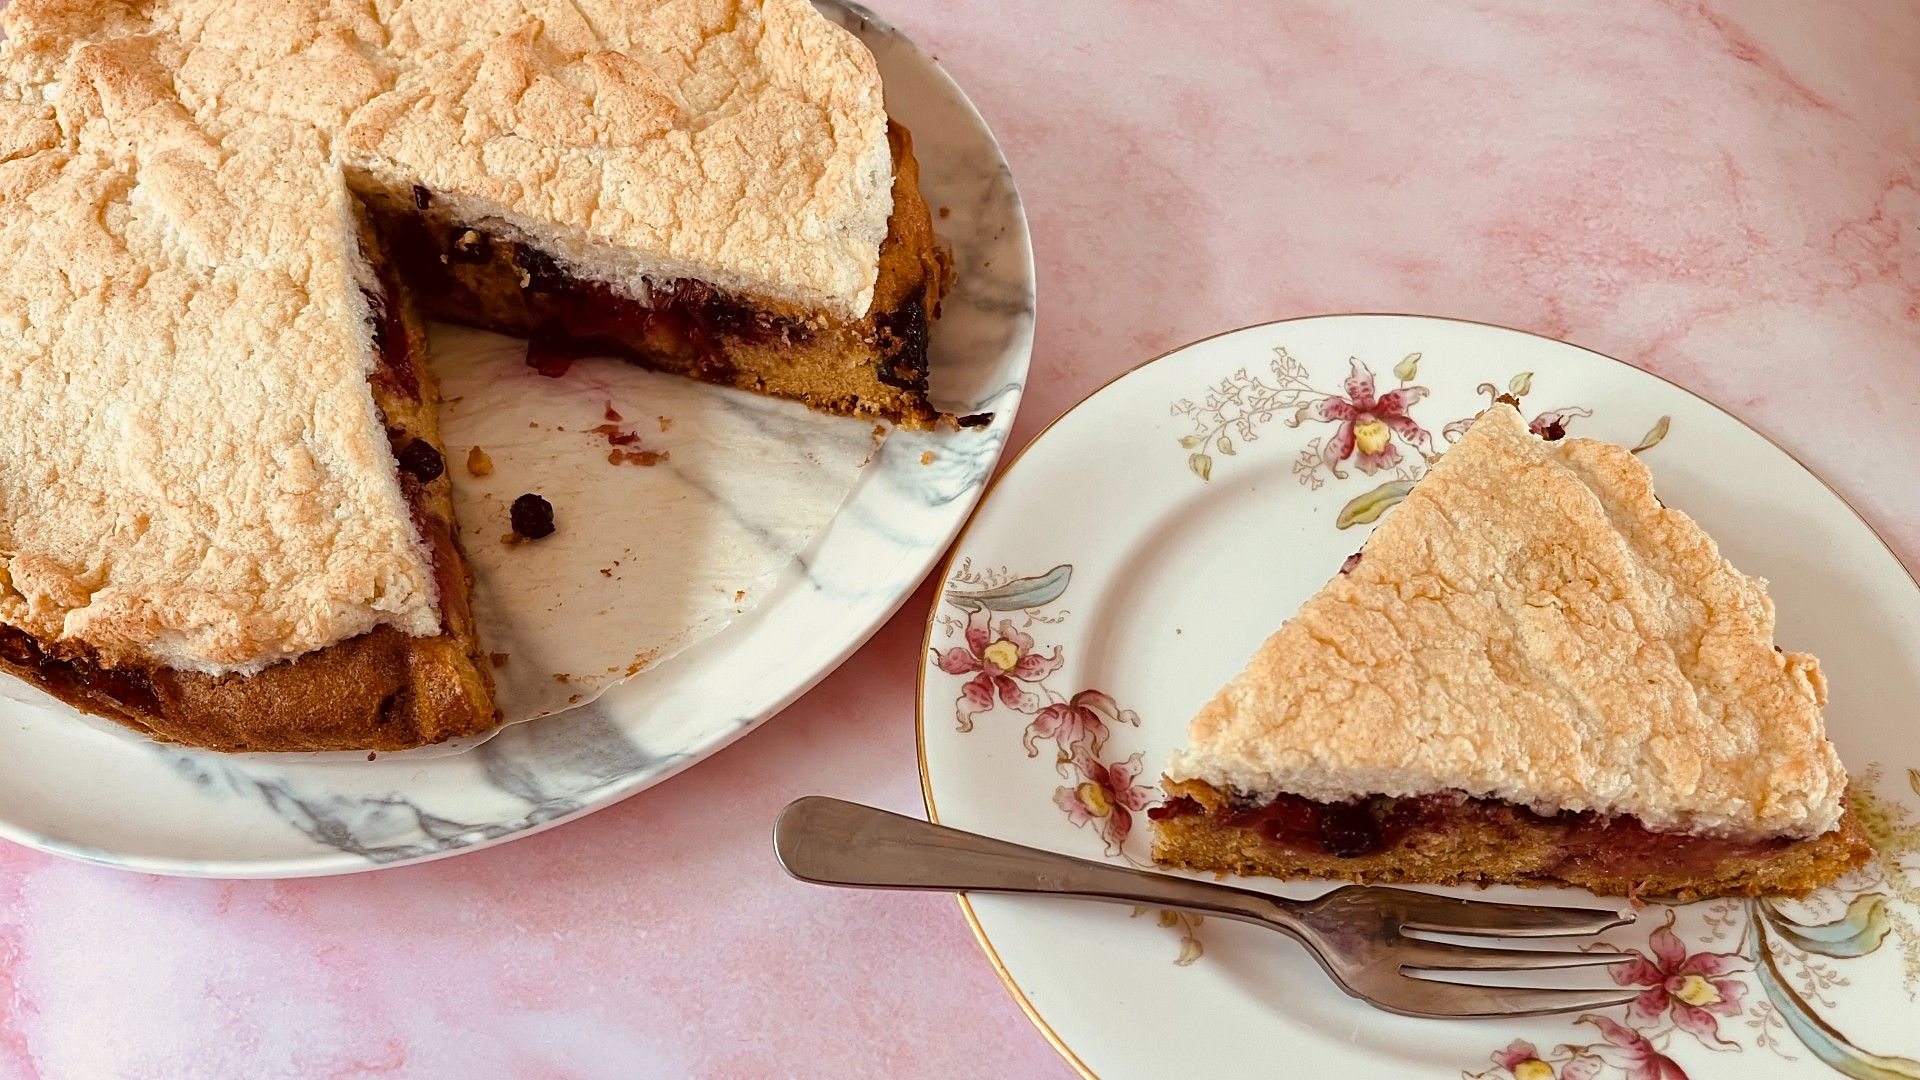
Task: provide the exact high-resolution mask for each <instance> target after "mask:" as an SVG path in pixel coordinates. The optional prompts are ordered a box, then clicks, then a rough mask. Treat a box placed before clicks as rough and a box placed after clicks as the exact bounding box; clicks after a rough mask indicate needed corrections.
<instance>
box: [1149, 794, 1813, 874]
mask: <svg viewBox="0 0 1920 1080" xmlns="http://www.w3.org/2000/svg"><path fill="white" fill-rule="evenodd" d="M1147 815H1148V816H1149V817H1150V818H1152V819H1153V820H1154V821H1156V822H1163V823H1171V822H1178V821H1187V820H1193V821H1194V823H1196V824H1197V823H1199V822H1198V820H1197V819H1205V820H1206V823H1207V824H1208V825H1211V826H1213V827H1216V828H1228V829H1240V830H1245V831H1247V832H1251V833H1254V834H1257V835H1258V836H1260V837H1262V838H1263V839H1264V840H1265V841H1266V842H1267V843H1269V844H1273V845H1276V846H1278V847H1280V848H1283V849H1286V850H1288V851H1293V852H1299V853H1303V854H1312V855H1331V856H1334V857H1336V858H1342V859H1354V858H1361V857H1364V856H1368V855H1376V854H1386V853H1391V852H1393V851H1396V850H1403V849H1407V848H1412V847H1416V846H1418V845H1420V844H1421V843H1423V841H1430V840H1431V838H1435V837H1444V836H1447V835H1449V834H1456V833H1461V832H1465V831H1467V830H1473V831H1474V832H1476V833H1478V834H1481V835H1485V834H1487V833H1489V832H1491V833H1493V834H1495V835H1497V836H1499V837H1501V838H1502V839H1503V841H1507V842H1512V843H1527V842H1535V843H1542V842H1550V843H1552V844H1553V846H1554V848H1555V849H1556V851H1557V854H1556V856H1555V859H1554V861H1552V862H1551V863H1550V864H1549V865H1547V866H1545V867H1543V869H1542V872H1543V873H1546V874H1559V873H1562V872H1565V871H1567V870H1570V869H1580V870H1584V871H1587V872H1589V873H1599V874H1618V875H1622V876H1635V875H1645V874H1651V873H1662V874H1669V873H1676V872H1691V871H1699V872H1706V871H1710V870H1711V869H1712V868H1713V867H1715V866H1717V865H1719V864H1720V863H1722V862H1723V861H1725V860H1727V859H1732V858H1749V859H1750V858H1764V857H1765V856H1766V855H1768V854H1769V853H1771V852H1776V851H1780V850H1783V849H1785V848H1788V847H1791V846H1792V845H1793V844H1795V843H1796V842H1798V841H1795V840H1791V839H1785V838H1772V839H1760V840H1746V839H1736V838H1726V837H1715V836H1700V835H1693V834H1688V833H1663V832H1655V831H1654V830H1651V829H1648V828H1647V827H1646V826H1644V825H1642V824H1641V823H1640V822H1639V821H1638V820H1636V819H1634V818H1632V817H1627V816H1606V815H1601V814H1595V813H1585V812H1580V813H1576V812H1561V813H1556V814H1540V813H1536V812H1535V811H1533V810H1531V809H1529V808H1527V807H1524V806H1519V805H1516V804H1513V803H1508V802H1502V801H1500V800H1497V799H1476V798H1469V797H1467V796H1466V795H1463V794H1444V795H1425V796H1418V797H1408V798H1394V797H1389V796H1373V797H1370V798H1364V799H1356V800H1352V801H1349V802H1341V803H1324V802H1315V801H1313V800H1311V799H1305V798H1302V797H1300V796H1298V795H1287V794H1282V795H1278V796H1275V797H1273V798H1271V799H1267V800H1264V801H1255V800H1246V799H1230V800H1228V801H1226V802H1225V803H1223V804H1221V805H1220V806H1218V807H1216V808H1214V809H1208V808H1207V807H1206V806H1205V805H1203V804H1202V803H1201V802H1200V801H1198V800H1196V799H1194V798H1191V797H1188V796H1186V795H1176V796H1175V797H1174V798H1172V799H1170V800H1168V801H1167V802H1166V803H1165V804H1163V805H1161V806H1156V807H1153V808H1152V809H1150V810H1148V811H1147Z"/></svg>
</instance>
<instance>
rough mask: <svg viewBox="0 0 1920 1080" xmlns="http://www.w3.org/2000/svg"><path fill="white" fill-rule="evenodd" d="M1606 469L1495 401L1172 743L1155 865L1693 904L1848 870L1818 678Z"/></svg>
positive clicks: (1848, 827) (1716, 568)
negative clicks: (1542, 888)
mask: <svg viewBox="0 0 1920 1080" xmlns="http://www.w3.org/2000/svg"><path fill="white" fill-rule="evenodd" d="M1773 629H1774V616H1773V606H1772V604H1771V602H1770V601H1769V600H1768V599H1767V595H1766V592H1765V588H1764V585H1763V583H1762V582H1760V581H1758V580H1756V579H1754V578H1749V577H1746V576H1744V575H1742V574H1741V573H1740V572H1739V571H1737V570H1735V569H1734V568H1733V567H1732V566H1731V565H1729V564H1728V563H1727V561H1726V560H1725V559H1723V558H1722V557H1721V555H1720V552H1719V549H1718V548H1717V547H1716V546H1715V544H1714V542H1713V540H1712V539H1711V538H1709V537H1708V536H1707V535H1706V534H1705V533H1704V532H1703V531H1701V529H1700V527H1699V526H1698V525H1697V524H1695V523H1694V522H1693V520H1692V519H1690V518H1688V517H1687V516H1686V515H1685V514H1683V513H1680V512H1679V511H1676V510H1670V509H1668V508H1666V507H1665V506H1664V505H1662V504H1661V503H1660V501H1659V500H1658V499H1657V498H1656V497H1655V496H1654V492H1653V486H1652V482H1651V477H1650V476H1649V474H1648V472H1647V469H1646V467H1645V466H1644V465H1642V464H1641V463H1640V461H1639V459H1638V458H1636V457H1634V456H1633V455H1632V454H1631V453H1629V452H1628V451H1626V450H1625V449H1623V448H1621V447H1618V446H1614V445H1611V444H1608V443H1603V442H1597V441H1593V440H1588V439H1570V440H1566V441H1563V442H1555V443H1549V442H1546V441H1543V440H1541V439H1539V438H1537V437H1535V436H1533V435H1532V434H1529V433H1528V431H1527V428H1526V425H1525V423H1524V422H1523V421H1522V420H1521V418H1520V416H1519V414H1518V413H1517V412H1515V411H1514V410H1513V409H1512V408H1511V407H1509V406H1507V405H1504V404H1499V405H1495V406H1493V407H1491V408H1489V409H1488V410H1487V411H1486V412H1484V413H1482V414H1481V416H1480V417H1479V418H1478V419H1477V420H1476V421H1475V423H1474V425H1473V427H1472V428H1471V429H1470V430H1469V431H1468V432H1467V433H1466V435H1465V436H1463V437H1462V438H1461V440H1460V441H1459V443H1457V444H1456V445H1455V446H1453V447H1452V448H1451V449H1450V450H1448V451H1447V453H1446V454H1445V455H1444V456H1443V457H1442V458H1441V459H1440V461H1439V462H1437V463H1436V464H1435V465H1434V466H1433V468H1432V470H1431V471H1429V472H1428V473H1427V475H1426V476H1425V477H1424V478H1422V479H1421V480H1420V482H1419V483H1418V484H1417V485H1416V486H1415V487H1414V489H1413V491H1412V492H1411V493H1410V494H1409V495H1408V496H1407V499H1406V501H1405V502H1403V503H1402V504H1401V505H1400V506H1399V507H1397V508H1396V509H1394V510H1393V511H1392V512H1391V514H1390V516H1389V517H1388V518H1387V519H1386V520H1385V521H1384V522H1383V523H1382V524H1381V525H1380V526H1379V527H1378V528H1377V529H1376V530H1375V531H1374V533H1373V535H1372V536H1371V537H1369V538H1368V540H1367V543H1366V545H1365V547H1364V548H1363V550H1362V551H1361V553H1360V555H1359V557H1358V558H1357V559H1355V560H1351V561H1350V563H1349V565H1348V567H1347V568H1346V569H1344V570H1343V571H1341V573H1340V574H1338V575H1337V576H1335V577H1334V578H1333V580H1332V581H1330V582H1329V583H1328V584H1327V585H1326V587H1324V588H1323V589H1322V590H1321V591H1320V592H1319V594H1318V595H1316V596H1314V597H1313V598H1312V599H1310V600H1308V601H1307V602H1306V604H1305V605H1304V606H1303V607H1302V608H1301V609H1300V610H1299V611H1298V612H1297V613H1296V614H1295V615H1294V616H1293V618H1291V619H1289V620H1288V621H1287V622H1286V623H1285V624H1284V625H1283V626H1282V627H1281V628H1280V629H1279V630H1278V631H1277V632H1276V633H1274V634H1273V636H1271V637H1270V638H1268V639H1267V641H1266V642H1265V643H1264V644H1262V645H1261V646H1260V649H1259V651H1258V652H1256V653H1255V654H1254V656H1253V658H1252V660H1251V661H1249V663H1248V665H1247V667H1246V670H1245V671H1243V672H1242V673H1241V674H1240V675H1239V676H1238V677H1236V678H1235V679H1234V680H1233V681H1232V682H1231V683H1229V684H1228V685H1227V686H1226V687H1225V688H1224V689H1222V690H1221V691H1220V693H1219V694H1218V695H1217V696H1215V697H1214V698H1213V700H1212V701H1210V702H1209V703H1208V704H1207V705H1206V707H1205V708H1203V709H1202V710H1201V711H1200V713H1199V715H1198V716H1196V717H1195V718H1194V720H1193V722H1192V725H1191V729H1190V732H1189V745H1188V746H1187V748H1185V749H1183V750H1180V751H1177V752H1176V753H1175V754H1174V755H1173V757H1172V760H1171V762H1170V763H1169V765H1168V767H1167V770H1166V775H1165V777H1164V779H1163V786H1164V788H1165V791H1166V795H1167V799H1166V802H1165V803H1164V804H1163V805H1162V806H1159V807H1156V808H1155V809H1154V810H1153V811H1152V812H1151V816H1152V818H1153V820H1154V857H1155V858H1156V859H1157V860H1158V861H1159V862H1161V863H1163V864H1166V865H1169V866H1180V867H1187V868H1190V869H1198V870H1212V871H1218V872H1227V873H1239V874H1255V875H1268V876H1274V877H1329V878H1342V879H1346V880H1349V881H1357V882H1421V883H1429V884H1437V885H1447V884H1461V883H1478V884H1492V883H1505V884H1515V885H1571V886H1578V887H1582V888H1587V889H1591V890H1592V891H1594V892H1596V893H1602V894H1612V895H1628V896H1639V897H1648V898H1669V899H1677V900H1691V899H1697V898H1701V897H1707V896H1724V895H1765V894H1804V893H1805V892H1807V891H1808V890H1810V889H1813V888H1816V887H1818V886H1820V885H1823V884H1826V883H1828V882H1830V881H1832V880H1833V879H1834V878H1836V877H1838V876H1839V875H1840V874H1842V873H1844V872H1845V871H1847V870H1848V869H1851V868H1853V867H1855V866H1858V865H1859V864H1860V863H1862V862H1863V861H1864V860H1865V859H1866V857H1867V855H1868V854H1869V852H1868V848H1867V843H1866V839H1865V834H1864V831H1863V830H1862V828H1861V826H1860V824H1859V822H1858V820H1857V819H1856V818H1855V816H1854V814H1853V812H1852V811H1851V809H1850V808H1849V806H1848V803H1847V801H1846V788H1847V776H1846V773H1845V771H1844V770H1843V769H1842V767H1841V764H1840V760H1839V757H1838V755H1837V754H1836V753H1835V751H1834V748H1833V746H1832V744H1831V743H1829V742H1828V741H1827V738H1826V735H1825V731H1824V727H1823V724H1822V721H1821V713H1820V710H1821V708H1822V706H1823V705H1824V704H1825V702H1826V683H1825V681H1824V679H1823V678H1822V676H1821V673H1820V667H1819V663H1818V662H1817V661H1816V660H1815V659H1814V658H1813V657H1811V656H1808V655H1805V654H1802V653H1791V652H1782V651H1781V650H1779V649H1778V648H1777V647H1776V646H1775V645H1774V644H1773Z"/></svg>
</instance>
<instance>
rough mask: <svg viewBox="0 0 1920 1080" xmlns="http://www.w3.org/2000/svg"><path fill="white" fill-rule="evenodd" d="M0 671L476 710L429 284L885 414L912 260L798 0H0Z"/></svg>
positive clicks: (905, 391) (679, 366) (920, 351)
mask: <svg viewBox="0 0 1920 1080" xmlns="http://www.w3.org/2000/svg"><path fill="white" fill-rule="evenodd" d="M0 25H3V26H4V29H5V32H6V38H7V40H6V42H5V45H4V51H3V52H0V141H3V142H4V153H0V668H4V669H5V670H7V671H10V672H12V673H14V674H16V675H18V676H20V677H22V678H25V679H27V680H28V681H30V682H32V683H34V684H36V685H38V686H40V687H42V688H44V689H46V690H48V691H50V692H51V693H53V694H55V695H57V696H59V697H61V698H63V699H64V700H66V701H68V702H70V703H72V704H74V705H76V706H78V707H80V708H83V709H87V710H89V711H92V712H96V713H99V714H101V715H105V716H108V717H111V718H113V719H116V720H119V721H122V722H124V723H127V724H130V725H133V726H136V727H138V728H140V729H143V730H145V731H147V732H150V733H152V734H153V735H155V736H157V737H159V738H162V739H168V740H175V741H180V742H185V743H193V744H198V745H203V746H209V747H214V748H218V749H225V750H323V749H344V748H356V749H398V748H404V747H409V746H415V745H420V744H423V743H428V742H434V741H438V740H441V739H445V738H448V737H450V736H454V735H460V734H468V733H473V732H478V731H482V730H485V729H487V728H489V727H491V726H493V725H494V724H495V723H496V721H497V718H496V716H495V713H494V709H493V704H492V699H491V685H490V680H489V676H488V673H487V672H488V665H487V664H486V663H485V661H484V656H483V654H482V652H481V650H480V646H479V643H478V642H477V640H476V637H475V632H474V623H473V617H472V613H471V611H470V609H469V607H468V589H469V584H470V574H469V572H468V571H467V569H466V567H465V563H464V560H463V558H462V556H461V553H460V550H459V545H458V543H457V542H456V539H455V535H456V534H455V529H454V523H453V520H452V503H451V497H450V487H449V485H450V480H449V478H448V470H447V468H446V465H445V459H444V455H443V452H442V446H441V444H440V441H439V436H438V431H437V426H436V423H435V413H436V407H437V398H436V392H435V387H434V381H433V378H432V374H431V372H430V371H429V369H428V367H427V366H426V355H425V337H424V334H423V333H422V330H421V324H420V321H419V319H420V312H421V311H422V310H424V311H425V312H427V313H431V314H434V315H437V316H441V317H446V318H451V319H457V320H461V321H465V322H470V323H474V324H477V325H481V326H484V327H488V328H491V329H497V330H503V331H506V332H510V333H515V334H520V335H523V336H528V337H530V338H533V339H534V342H535V346H536V347H541V348H565V349H589V350H595V351H612V352H615V353H617V354H619V355H623V356H626V357H627V358H629V359H631V360H633V361H635V362H638V363H642V364H645V365H647V366H650V367H655V368H659V369H661V370H666V371H672V372H679V373H684V374H687V375H691V376H693V377H696V378H700V379H705V380H708V381H711V382H716V383H722V384H727V385H732V386H737V387H742V388H745V389H749V390H754V391H759V392H763V393H769V394H775V395H779V396H784V397H790V398H795V399H798V400H801V401H804V402H806V403H807V404H809V405H811V406H813V407H815V408H818V409H821V410H824V411H829V412H835V413H844V414H848V415H859V416H869V417H874V418H881V419H887V420H891V421H894V422H897V423H900V424H904V425H908V426H926V425H928V424H931V423H933V422H935V421H936V420H939V419H940V416H939V414H938V412H937V411H936V410H935V409H934V408H933V406H932V405H931V404H929V402H928V400H927V394H926V389H927V361H926V349H927V326H928V321H929V320H930V319H931V318H932V317H933V316H934V314H935V312H936V309H937V305H938V301H939V298H940V295H941V291H942V289H943V287H944V285H945V277H946V266H945V263H944V260H943V257H942V255H941V254H940V251H939V249H938V248H937V246H936V244H935V242H934V239H933V234H932V230H931V227H930V225H929V221H928V214H927V209H926V206H925V204H924V203H923V202H922V200H921V197H920V194H919V190H918V184H917V171H916V166H915V163H914V160H913V156H912V151H911V145H910V141H909V137H908V134H907V132H905V131H904V130H902V129H900V128H899V127H898V126H895V125H891V124H890V123H889V121H888V119H887V115H886V112H885V110H884V107H883V102H882V96H881V86H880V80H879V76H878V73H877V70H876V67H875V64H874V61H873V57H872V56H871V55H870V54H869V53H868V52H867V51H866V49H865V48H864V47H863V46H862V45H861V44H860V43H859V42H858V41H857V40H855V39H854V38H853V37H852V36H851V35H849V34H847V33H846V32H844V31H843V30H841V29H840V28H839V27H837V26H834V25H832V24H831V23H829V22H827V21H826V20H825V19H824V18H822V17H821V16H820V15H819V14H818V13H817V12H815V11H814V10H813V8H812V7H811V6H810V5H809V4H807V3H806V2H805V0H757V2H756V0H707V2H698V0H694V2H680V0H672V2H668V0H577V2H566V3H551V4H549V3H541V2H536V0H528V2H515V0H398V2H384V0H383V2H382V3H378V4H373V5H369V4H364V3H348V2H345V0H340V2H327V0H146V2H139V0H136V2H121V3H115V2H91V0H15V2H13V3H10V4H8V5H7V6H6V8H5V11H4V13H3V14H0Z"/></svg>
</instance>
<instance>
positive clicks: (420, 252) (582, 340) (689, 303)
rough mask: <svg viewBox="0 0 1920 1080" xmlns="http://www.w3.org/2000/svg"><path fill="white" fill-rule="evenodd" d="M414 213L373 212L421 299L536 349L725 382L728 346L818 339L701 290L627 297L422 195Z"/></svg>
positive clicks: (663, 288)
mask: <svg viewBox="0 0 1920 1080" xmlns="http://www.w3.org/2000/svg"><path fill="white" fill-rule="evenodd" d="M415 205H416V207H419V208H420V210H421V211H423V212H416V213H408V212H406V211H404V210H402V211H395V210H394V209H392V208H390V207H379V208H376V209H375V213H376V216H377V219H378V223H379V229H380V231H381V233H382V234H384V235H385V236H386V237H387V238H388V243H387V251H388V252H389V253H390V255H391V256H392V257H393V258H394V259H396V260H397V261H398V262H399V263H400V264H401V270H402V273H403V274H404V275H405V277H406V280H407V282H408V284H409V285H410V286H411V288H412V290H413V293H414V295H415V296H416V297H418V298H419V299H420V300H421V302H422V303H424V304H425V305H426V306H427V307H429V308H430V309H434V310H435V311H438V312H440V313H442V314H448V313H450V311H449V309H456V310H458V311H460V312H461V313H466V312H471V311H476V310H477V311H478V312H481V313H484V314H485V316H486V317H487V318H488V319H489V320H493V321H499V322H501V323H503V324H504V325H505V326H506V327H507V328H511V329H514V330H518V331H520V332H522V333H525V334H526V335H527V336H528V337H530V338H531V339H532V348H533V349H535V350H552V351H574V352H580V351H585V350H586V349H587V348H590V347H593V346H597V347H598V350H599V351H613V352H639V353H642V354H645V356H646V358H647V359H654V360H668V361H672V362H674V363H675V366H676V367H677V368H681V367H684V368H686V369H688V371H689V373H690V374H693V375H695V376H696V377H699V378H703V379H706V380H708V381H711V382H721V383H726V382H730V381H731V380H732V379H733V378H734V375H735V372H734V370H733V368H732V365H731V363H730V362H729V361H728V359H727V349H726V344H727V343H728V342H730V341H731V342H743V343H748V344H754V345H794V344H801V343H804V342H806V341H807V340H809V339H810V338H811V336H812V334H813V329H812V327H811V326H809V325H808V323H807V322H806V321H805V320H803V319H801V318H798V317H796V316H790V315H785V314H781V313H778V312H775V311H772V310H769V309H767V308H765V307H762V306H760V305H756V304H754V303H752V302H751V301H749V300H746V299H744V298H742V297H739V296H734V295H731V294H728V293H724V292H721V291H720V290H717V289H715V288H713V287H712V286H710V285H707V284H705V283H703V282H698V281H684V280H682V281H667V282H661V283H658V284H656V285H655V286H654V287H653V288H652V289H651V290H649V292H648V295H647V296H646V297H644V298H635V297H631V296H627V295H625V294H623V293H621V292H619V291H618V290H616V289H614V288H612V287H610V286H608V285H606V284H605V283H602V282H597V281H588V280H584V279H581V278H577V277H574V276H573V275H571V274H569V273H567V272H566V271H565V270H564V269H563V268H562V267H561V266H560V264H559V263H558V262H556V261H555V260H554V259H553V258H552V257H551V256H549V255H547V254H546V253H545V252H543V251H540V250H539V249H537V248H533V247H529V246H527V245H526V244H522V243H518V242H516V241H514V240H512V239H509V238H507V237H504V236H501V235H498V234H497V233H495V232H492V231H489V230H487V229H485V228H480V227H475V226H470V225H465V224H461V223H458V222H450V221H447V220H444V219H442V218H440V217H438V216H436V215H434V214H430V213H426V212H424V210H425V207H426V206H427V205H431V199H430V197H429V196H427V195H426V194H425V193H424V192H416V195H415ZM503 309H504V310H503Z"/></svg>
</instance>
